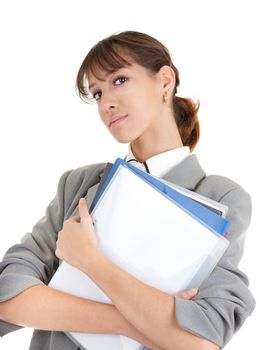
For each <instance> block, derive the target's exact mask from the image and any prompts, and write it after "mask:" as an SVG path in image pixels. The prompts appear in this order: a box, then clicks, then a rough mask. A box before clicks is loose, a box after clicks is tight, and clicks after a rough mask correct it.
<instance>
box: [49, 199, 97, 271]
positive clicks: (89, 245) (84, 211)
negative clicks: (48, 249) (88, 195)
mask: <svg viewBox="0 0 259 350" xmlns="http://www.w3.org/2000/svg"><path fill="white" fill-rule="evenodd" d="M78 206H79V216H73V217H71V218H70V219H68V220H66V221H65V222H64V224H63V229H62V230H61V231H59V233H58V240H57V246H56V256H57V257H58V258H60V259H62V260H65V261H66V262H67V263H69V264H70V265H73V266H75V267H77V268H79V269H82V267H83V265H84V262H85V260H86V259H87V256H88V254H89V252H90V251H92V250H94V249H96V246H97V239H96V233H95V229H94V226H93V223H92V219H91V216H90V214H89V212H88V208H87V204H86V200H85V199H84V198H81V199H80V200H79V205H78Z"/></svg>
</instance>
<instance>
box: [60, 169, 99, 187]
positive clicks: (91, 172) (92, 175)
mask: <svg viewBox="0 0 259 350" xmlns="http://www.w3.org/2000/svg"><path fill="white" fill-rule="evenodd" d="M105 166H106V163H96V164H88V165H84V166H82V167H79V168H76V169H72V170H68V171H66V172H65V173H64V174H63V175H62V176H65V178H66V188H67V189H74V188H79V187H80V186H85V185H87V186H88V187H91V186H93V185H95V184H96V183H98V182H99V180H100V175H101V173H102V172H103V170H104V168H105Z"/></svg>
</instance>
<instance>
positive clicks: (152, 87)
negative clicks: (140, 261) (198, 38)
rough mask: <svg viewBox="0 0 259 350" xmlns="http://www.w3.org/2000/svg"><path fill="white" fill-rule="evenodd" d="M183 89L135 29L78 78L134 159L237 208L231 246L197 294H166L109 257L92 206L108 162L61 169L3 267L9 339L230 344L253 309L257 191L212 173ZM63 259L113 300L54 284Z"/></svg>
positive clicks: (155, 345) (45, 344)
mask: <svg viewBox="0 0 259 350" xmlns="http://www.w3.org/2000/svg"><path fill="white" fill-rule="evenodd" d="M178 85H179V74H178V71H177V69H176V67H175V66H174V65H173V63H172V60H171V58H170V54H169V52H168V50H167V49H166V48H165V47H164V45H163V44H161V43H160V42H159V41H157V40H156V39H154V38H153V37H150V36H148V35H146V34H143V33H139V32H133V31H127V32H122V33H120V34H116V35H112V36H111V37H108V38H106V39H104V40H102V41H100V42H98V43H97V44H96V45H95V46H94V47H93V48H92V49H91V50H90V52H89V53H88V55H87V56H86V58H85V60H84V61H83V63H82V65H81V67H80V70H79V72H78V76H77V87H78V90H79V93H80V95H81V97H82V98H83V99H86V100H87V101H93V100H94V101H96V103H97V106H98V111H99V115H100V117H101V119H102V121H103V123H104V125H105V126H106V127H107V129H108V130H109V132H110V133H111V134H112V135H113V137H114V138H115V139H116V140H117V141H118V142H122V143H129V151H128V155H127V156H126V159H127V160H131V159H132V158H134V159H135V164H136V165H138V166H143V169H146V170H147V171H149V172H150V173H151V174H153V175H155V176H159V177H163V178H164V179H166V180H168V181H171V182H173V183H176V184H178V185H180V186H183V187H186V188H188V189H190V190H193V191H196V192H198V193H201V194H202V195H205V196H207V197H210V198H212V199H214V200H216V201H218V202H221V203H223V204H225V205H227V206H228V208H229V210H228V219H229V220H230V221H231V229H230V232H229V236H228V237H229V240H230V246H229V248H228V250H227V251H226V253H225V255H224V256H223V258H222V259H221V260H220V262H219V263H218V265H217V266H216V267H215V269H214V270H213V272H212V274H211V275H210V276H209V277H208V278H207V279H206V281H205V282H204V283H203V284H202V286H201V287H200V289H199V291H197V290H192V291H186V292H182V293H180V294H179V295H169V294H167V293H164V292H162V291H160V290H157V289H154V288H152V287H150V286H147V285H145V284H144V283H142V282H141V281H139V280H137V279H136V278H134V277H133V276H131V275H129V274H128V273H126V272H125V271H123V270H122V269H121V268H119V267H118V266H116V265H115V264H114V263H113V262H111V261H110V260H109V259H108V258H107V257H105V256H104V255H103V254H102V253H101V252H100V251H99V250H98V246H97V243H96V234H95V230H94V227H93V224H92V221H91V218H90V215H89V212H88V206H89V205H90V203H91V200H92V198H93V195H94V193H95V192H96V189H97V187H98V183H99V181H100V176H101V174H102V172H103V170H104V168H105V164H93V165H87V166H84V167H82V168H79V169H75V170H70V171H67V172H65V173H64V174H63V175H62V177H61V179H60V181H59V185H58V190H57V194H56V197H55V198H54V200H53V201H52V202H51V203H50V205H49V207H48V208H47V211H46V216H45V217H44V218H42V219H41V220H40V221H39V222H38V223H37V224H36V225H35V227H34V228H33V231H32V233H30V234H27V235H26V236H25V237H24V238H23V240H22V242H21V243H20V244H18V245H15V246H14V247H12V248H10V249H9V251H8V252H7V253H6V255H5V257H4V259H3V261H2V263H1V265H0V301H1V303H0V319H1V320H2V321H1V322H0V330H1V332H0V333H1V335H4V334H5V333H8V332H10V331H12V330H15V329H17V328H19V327H20V326H28V327H33V328H35V329H37V330H35V331H34V334H33V338H32V342H31V347H30V349H35V350H36V349H37V350H39V349H55V350H56V349H63V350H66V349H77V346H76V345H75V344H73V343H72V342H71V340H70V339H69V338H67V337H66V335H65V334H64V333H63V332H62V331H74V332H89V333H114V334H124V335H127V336H129V337H131V338H134V339H136V340H138V341H139V342H140V343H141V344H143V347H144V346H145V347H147V348H150V349H174V350H183V349H184V350H185V349H190V350H192V349H199V350H201V349H206V350H210V349H211V350H212V349H219V348H221V347H224V346H225V344H226V343H227V342H228V341H229V340H230V339H231V337H232V335H233V334H234V332H235V331H236V330H238V329H239V328H240V327H241V326H242V324H243V323H244V321H245V319H246V318H247V316H249V315H250V314H251V312H252V311H253V309H254V305H255V301H254V298H253V296H252V295H251V293H250V291H249V289H248V280H247V278H246V276H245V275H244V274H243V273H242V272H241V271H240V270H239V269H238V268H237V266H238V263H239V261H240V259H241V256H242V254H243V248H244V233H245V231H246V229H247V227H248V225H249V222H250V217H251V201H250V197H249V195H248V194H247V192H246V191H245V190H244V189H243V188H241V187H240V186H239V185H238V184H236V183H235V182H233V181H231V180H230V179H227V178H225V177H222V176H215V175H214V176H213V175H211V176H206V174H205V172H204V170H203V169H202V168H201V166H200V164H199V162H198V159H197V157H196V156H195V155H192V154H191V151H192V150H193V149H194V147H195V145H196V143H197V142H198V138H199V122H198V118H197V111H198V108H199V105H198V104H195V103H194V102H193V101H192V100H190V99H186V98H181V97H179V96H177V87H178ZM85 199H86V200H87V201H86V200H85ZM78 210H79V212H78ZM78 214H79V215H78ZM59 259H62V260H65V261H67V262H68V263H70V264H71V265H73V266H75V267H77V268H79V269H80V270H82V271H83V272H84V273H86V274H87V275H88V276H90V278H92V279H93V280H94V282H95V283H96V284H97V285H98V286H99V287H100V288H101V289H102V290H103V291H104V292H105V294H107V296H108V297H109V298H110V299H111V300H112V301H113V305H106V304H101V303H98V302H94V301H90V300H85V299H82V298H78V297H74V296H71V295H68V294H65V293H62V292H59V291H57V290H54V289H51V288H49V287H48V286H47V284H48V282H49V281H50V279H51V277H52V276H53V274H54V272H55V270H56V269H57V267H58V264H59ZM15 325H17V326H15Z"/></svg>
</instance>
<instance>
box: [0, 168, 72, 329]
mask: <svg viewBox="0 0 259 350" xmlns="http://www.w3.org/2000/svg"><path fill="white" fill-rule="evenodd" d="M70 173H71V171H67V172H66V173H64V174H63V175H62V176H61V178H60V180H59V184H58V189H57V193H56V196H55V198H54V199H53V200H52V202H51V203H50V204H49V206H48V208H47V210H46V215H45V216H44V217H43V218H42V219H40V220H39V221H38V222H37V224H36V225H35V226H34V227H33V229H32V232H31V233H27V234H26V235H25V236H24V237H23V238H22V240H21V242H20V243H19V244H16V245H14V246H12V247H11V248H10V249H9V250H8V251H7V252H6V254H5V256H4V258H3V261H2V262H1V263H0V302H2V301H5V300H8V299H10V298H12V297H14V296H16V295H17V294H19V293H21V292H22V291H24V290H25V289H27V288H30V287H32V286H35V285H39V284H47V283H48V282H49V280H50V278H51V277H52V275H53V273H54V271H55V270H56V268H57V266H58V259H57V258H56V256H55V247H56V236H57V233H58V231H60V230H61V229H62V226H63V218H64V196H65V195H66V194H65V186H66V181H67V178H68V176H69V174H70ZM18 328H20V327H18V326H15V325H10V324H8V323H6V322H3V321H0V336H3V335H4V334H6V333H8V332H10V331H13V330H16V329H18Z"/></svg>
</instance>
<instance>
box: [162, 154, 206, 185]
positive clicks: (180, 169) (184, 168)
mask: <svg viewBox="0 0 259 350" xmlns="http://www.w3.org/2000/svg"><path fill="white" fill-rule="evenodd" d="M205 177H206V174H205V171H204V170H203V169H202V167H201V166H200V163H199V161H198V159H197V157H196V155H194V154H191V155H190V156H189V157H187V158H185V159H184V160H183V161H182V162H181V163H180V164H178V165H176V166H175V167H173V168H172V169H171V170H169V171H168V172H167V173H166V174H165V175H164V176H163V179H165V180H166V181H169V182H172V183H174V184H176V185H178V186H182V187H184V188H187V189H188V190H192V191H194V190H195V189H196V188H197V186H198V185H199V183H200V182H201V181H202V180H203V179H204V178H205Z"/></svg>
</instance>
